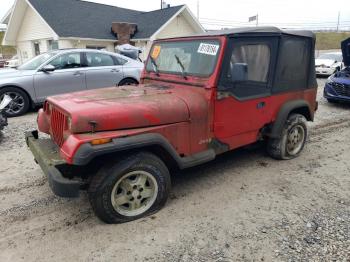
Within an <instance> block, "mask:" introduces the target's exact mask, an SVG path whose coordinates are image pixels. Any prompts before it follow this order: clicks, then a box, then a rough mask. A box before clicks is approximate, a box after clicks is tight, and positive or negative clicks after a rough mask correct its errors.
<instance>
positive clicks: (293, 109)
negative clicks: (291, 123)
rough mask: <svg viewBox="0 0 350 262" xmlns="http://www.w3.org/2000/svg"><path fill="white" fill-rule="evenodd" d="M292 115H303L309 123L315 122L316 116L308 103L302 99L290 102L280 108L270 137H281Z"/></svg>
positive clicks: (269, 134)
mask: <svg viewBox="0 0 350 262" xmlns="http://www.w3.org/2000/svg"><path fill="white" fill-rule="evenodd" d="M291 114H301V115H303V116H304V117H305V118H306V120H307V121H313V119H314V115H313V114H312V111H311V110H310V105H309V104H308V103H307V101H305V100H302V99H300V100H294V101H289V102H287V103H286V104H284V105H283V106H282V107H281V108H280V110H279V112H278V114H277V118H276V120H275V122H274V123H272V126H271V128H270V132H269V133H268V136H269V137H272V138H278V137H280V134H281V132H282V129H283V125H284V123H285V122H286V121H287V119H288V117H289V116H290V115H291Z"/></svg>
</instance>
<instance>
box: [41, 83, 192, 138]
mask: <svg viewBox="0 0 350 262" xmlns="http://www.w3.org/2000/svg"><path fill="white" fill-rule="evenodd" d="M48 102H49V103H50V104H53V105H55V106H57V107H59V108H61V110H63V111H65V112H66V113H67V114H68V115H69V116H70V117H71V123H72V124H71V131H72V133H84V132H90V131H91V130H92V124H91V122H92V121H93V122H94V123H96V127H95V128H94V130H95V131H108V130H118V129H126V128H141V127H151V126H157V125H165V124H173V123H178V122H184V121H189V119H190V114H189V110H188V107H187V104H186V103H185V102H184V100H182V99H181V98H180V97H178V96H176V95H175V94H174V93H173V92H172V89H171V88H168V87H162V86H157V85H139V86H123V87H112V88H102V89H95V90H90V91H84V92H76V93H70V94H65V95H60V96H53V97H50V98H48Z"/></svg>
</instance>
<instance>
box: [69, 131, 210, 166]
mask: <svg viewBox="0 0 350 262" xmlns="http://www.w3.org/2000/svg"><path fill="white" fill-rule="evenodd" d="M135 151H148V152H151V153H153V154H155V155H157V156H158V157H159V158H160V159H162V160H163V161H164V163H165V165H166V166H167V167H168V168H174V167H175V168H179V169H184V168H187V167H191V166H195V165H199V164H201V163H204V162H208V161H210V160H213V159H214V158H215V156H216V154H215V151H214V150H213V149H208V150H206V151H202V152H200V153H197V154H194V155H190V156H183V155H180V154H179V153H178V152H177V151H176V150H175V148H174V147H173V146H172V145H171V144H170V142H169V141H168V140H167V139H166V138H165V137H163V136H162V135H161V134H158V133H147V134H140V135H135V136H130V137H121V138H115V139H113V142H112V143H108V144H105V145H100V146H98V147H95V146H92V145H91V144H90V143H85V144H83V145H81V146H80V147H79V148H78V150H77V151H76V153H75V155H74V157H73V164H74V165H79V166H84V165H88V164H90V163H91V162H93V161H96V160H98V159H100V158H101V157H102V158H103V159H105V158H106V157H108V158H109V157H110V156H111V157H115V156H117V155H118V154H122V155H124V154H129V153H133V152H135Z"/></svg>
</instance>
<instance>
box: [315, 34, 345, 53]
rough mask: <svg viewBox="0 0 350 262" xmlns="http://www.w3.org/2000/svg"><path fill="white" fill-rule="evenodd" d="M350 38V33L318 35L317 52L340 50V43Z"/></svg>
mask: <svg viewBox="0 0 350 262" xmlns="http://www.w3.org/2000/svg"><path fill="white" fill-rule="evenodd" d="M349 37H350V32H347V33H336V32H322V33H316V50H329V49H340V42H341V41H342V40H344V39H347V38H349Z"/></svg>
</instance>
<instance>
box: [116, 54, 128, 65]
mask: <svg viewBox="0 0 350 262" xmlns="http://www.w3.org/2000/svg"><path fill="white" fill-rule="evenodd" d="M114 60H115V64H116V65H125V64H126V63H127V62H128V60H126V59H123V58H121V57H118V56H115V57H114Z"/></svg>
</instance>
